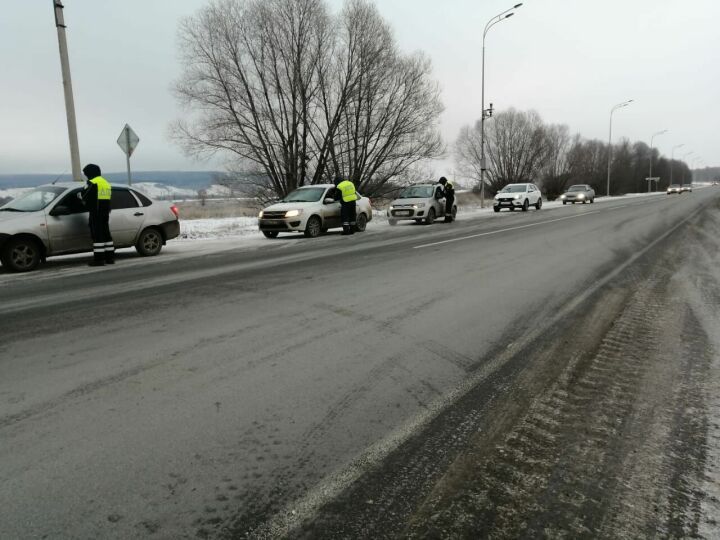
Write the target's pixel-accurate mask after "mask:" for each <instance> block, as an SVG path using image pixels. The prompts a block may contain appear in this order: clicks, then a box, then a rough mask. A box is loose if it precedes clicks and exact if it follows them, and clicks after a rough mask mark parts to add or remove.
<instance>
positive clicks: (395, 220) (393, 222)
mask: <svg viewBox="0 0 720 540" xmlns="http://www.w3.org/2000/svg"><path fill="white" fill-rule="evenodd" d="M388 225H390V226H391V227H394V226H395V225H397V219H388Z"/></svg>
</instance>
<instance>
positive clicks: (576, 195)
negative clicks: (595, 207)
mask: <svg viewBox="0 0 720 540" xmlns="http://www.w3.org/2000/svg"><path fill="white" fill-rule="evenodd" d="M560 200H561V201H562V203H563V204H567V203H572V204H575V203H576V202H579V203H583V204H585V203H590V204H592V203H594V202H595V190H594V189H593V188H592V187H590V186H589V185H587V184H576V185H574V186H570V187H569V188H568V190H567V191H566V192H565V193H563V194H562V195H560Z"/></svg>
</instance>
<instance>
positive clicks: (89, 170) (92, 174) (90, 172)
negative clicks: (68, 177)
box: [83, 163, 102, 180]
mask: <svg viewBox="0 0 720 540" xmlns="http://www.w3.org/2000/svg"><path fill="white" fill-rule="evenodd" d="M83 174H84V175H85V176H87V179H88V180H92V179H93V178H97V177H98V176H100V175H101V174H102V173H101V172H100V167H98V166H97V165H95V164H94V163H88V164H87V165H85V168H84V169H83Z"/></svg>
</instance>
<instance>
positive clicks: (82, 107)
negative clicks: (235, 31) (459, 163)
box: [0, 0, 720, 173]
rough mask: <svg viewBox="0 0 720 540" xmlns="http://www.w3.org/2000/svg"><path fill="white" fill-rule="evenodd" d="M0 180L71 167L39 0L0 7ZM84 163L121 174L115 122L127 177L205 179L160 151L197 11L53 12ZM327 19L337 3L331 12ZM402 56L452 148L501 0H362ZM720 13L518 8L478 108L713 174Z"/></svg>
mask: <svg viewBox="0 0 720 540" xmlns="http://www.w3.org/2000/svg"><path fill="white" fill-rule="evenodd" d="M2 4H3V6H2V7H3V11H2V16H1V17H0V74H1V75H0V76H1V77H2V79H1V84H0V121H1V122H2V123H1V126H2V128H3V129H1V130H0V173H13V172H15V173H28V172H52V173H55V172H57V173H60V172H63V171H68V170H69V169H70V163H69V161H70V160H69V151H68V142H67V127H66V123H65V111H64V102H63V94H62V84H61V77H60V64H59V57H58V47H57V36H56V32H55V28H54V18H53V11H52V1H51V0H2ZM64 4H65V18H66V23H67V25H68V42H69V48H70V63H71V68H72V76H73V85H74V89H75V101H76V107H77V117H78V127H79V136H80V151H81V159H82V161H83V163H87V162H90V161H92V162H96V163H100V164H101V165H102V166H103V168H104V169H105V170H108V171H120V170H124V167H125V161H124V155H123V154H122V153H121V151H120V149H119V148H118V147H117V145H116V143H115V141H116V139H117V136H118V135H119V133H120V130H121V129H122V127H123V125H124V124H125V123H126V122H127V123H129V124H130V125H131V126H132V127H133V128H134V129H135V131H136V132H137V133H138V135H139V136H140V139H141V142H140V146H139V147H138V150H137V152H136V154H135V155H134V157H133V168H134V169H135V170H180V169H209V168H217V167H219V166H220V164H219V163H217V162H215V163H212V162H211V163H198V162H195V161H192V160H190V159H187V158H185V157H184V156H183V155H182V153H181V152H180V151H179V150H178V148H177V147H176V146H175V145H174V144H173V143H172V142H170V141H169V140H168V138H167V126H168V124H169V123H170V122H171V121H172V120H173V119H175V118H177V117H178V116H179V115H181V114H182V113H181V110H180V109H179V107H178V106H177V104H176V102H175V99H174V97H173V95H172V93H171V86H172V82H173V80H174V79H175V78H176V77H177V76H178V74H179V72H180V66H179V63H178V60H177V54H176V31H177V26H178V21H179V19H180V18H182V17H185V16H188V15H191V14H193V13H194V12H196V11H197V10H198V9H199V8H200V7H201V6H202V5H204V4H205V0H172V1H170V0H122V1H110V0H64ZM330 4H331V5H332V6H333V8H334V9H339V6H340V5H341V4H342V0H330ZM376 4H377V5H378V7H379V9H380V11H381V12H382V14H383V15H384V16H385V17H386V19H388V20H389V21H390V22H391V24H392V26H393V27H394V29H395V32H396V35H397V37H398V40H399V42H400V44H401V46H402V48H403V49H405V50H407V51H411V50H417V49H421V50H424V51H425V52H426V53H427V54H428V55H429V56H430V57H431V58H432V60H433V63H434V69H435V75H436V77H437V79H438V80H439V81H440V82H441V85H442V88H443V101H444V103H445V106H446V111H445V114H444V115H443V117H442V131H443V135H444V137H445V139H446V141H447V142H448V143H451V142H452V141H453V140H454V139H455V137H456V136H457V133H458V131H459V129H460V127H461V126H462V125H464V124H468V123H471V122H474V121H475V120H476V119H477V118H478V116H479V114H480V108H481V107H480V51H481V37H482V36H481V32H482V27H483V26H484V24H485V22H486V21H487V20H488V19H489V18H490V17H492V16H493V15H495V14H496V13H498V12H500V11H502V10H504V9H506V8H507V7H510V6H512V4H513V1H512V0H377V1H376ZM718 21H720V2H718V1H717V0H603V1H589V0H527V1H526V2H525V4H524V5H523V6H522V7H521V8H520V9H519V10H518V13H517V15H516V16H515V17H513V18H511V19H508V20H507V21H505V22H503V23H502V24H499V25H497V26H495V27H494V28H493V29H492V30H491V32H490V34H489V35H488V40H487V59H486V75H487V78H486V95H487V96H488V101H492V102H493V103H494V104H495V107H496V109H497V110H501V109H504V108H507V107H511V106H513V107H516V108H518V109H531V108H533V109H536V110H537V111H538V112H539V113H540V114H541V115H542V116H543V118H544V119H545V120H546V121H550V122H556V123H565V124H568V125H569V126H570V128H571V130H572V131H573V132H579V133H581V134H582V135H583V136H585V137H597V138H601V139H607V131H608V115H609V110H610V108H611V107H612V105H614V104H616V103H619V102H621V101H624V100H627V99H634V100H635V103H633V104H632V106H630V107H628V108H625V109H622V110H620V111H618V112H617V113H616V115H615V120H614V140H617V139H619V138H620V137H627V138H629V139H631V140H636V139H637V140H645V141H648V140H649V138H650V135H651V134H652V133H654V132H656V131H660V130H662V129H669V130H670V131H669V133H668V134H666V135H663V136H662V137H658V138H656V140H655V143H656V146H657V147H658V148H659V149H660V151H661V152H663V153H665V154H666V155H669V154H670V149H671V147H672V146H673V145H676V144H684V145H685V146H684V147H683V148H681V149H680V150H678V151H677V152H676V157H681V156H682V155H683V154H684V153H685V152H689V151H693V152H694V154H693V156H700V157H702V158H703V159H704V161H705V163H706V164H707V165H710V166H713V165H720V145H719V144H718V130H719V129H720V107H718V102H719V101H720V29H719V27H718V26H719V25H718Z"/></svg>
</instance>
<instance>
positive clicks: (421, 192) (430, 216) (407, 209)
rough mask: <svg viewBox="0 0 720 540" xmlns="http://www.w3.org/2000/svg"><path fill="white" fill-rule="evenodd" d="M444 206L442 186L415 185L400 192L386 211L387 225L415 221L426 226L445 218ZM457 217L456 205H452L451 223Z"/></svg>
mask: <svg viewBox="0 0 720 540" xmlns="http://www.w3.org/2000/svg"><path fill="white" fill-rule="evenodd" d="M445 211H446V205H445V197H444V196H443V190H442V186H440V185H439V184H416V185H414V186H409V187H406V188H405V189H403V190H402V191H401V192H400V196H399V197H398V198H397V199H395V200H394V201H392V202H391V203H390V206H389V207H388V209H387V217H388V223H389V224H390V225H397V222H398V221H400V220H415V221H416V222H417V223H425V224H427V225H429V224H431V223H433V222H434V221H435V220H436V219H437V218H441V217H445ZM456 217H457V204H453V208H452V214H451V215H450V219H451V220H452V221H454V220H455V218H456Z"/></svg>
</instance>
